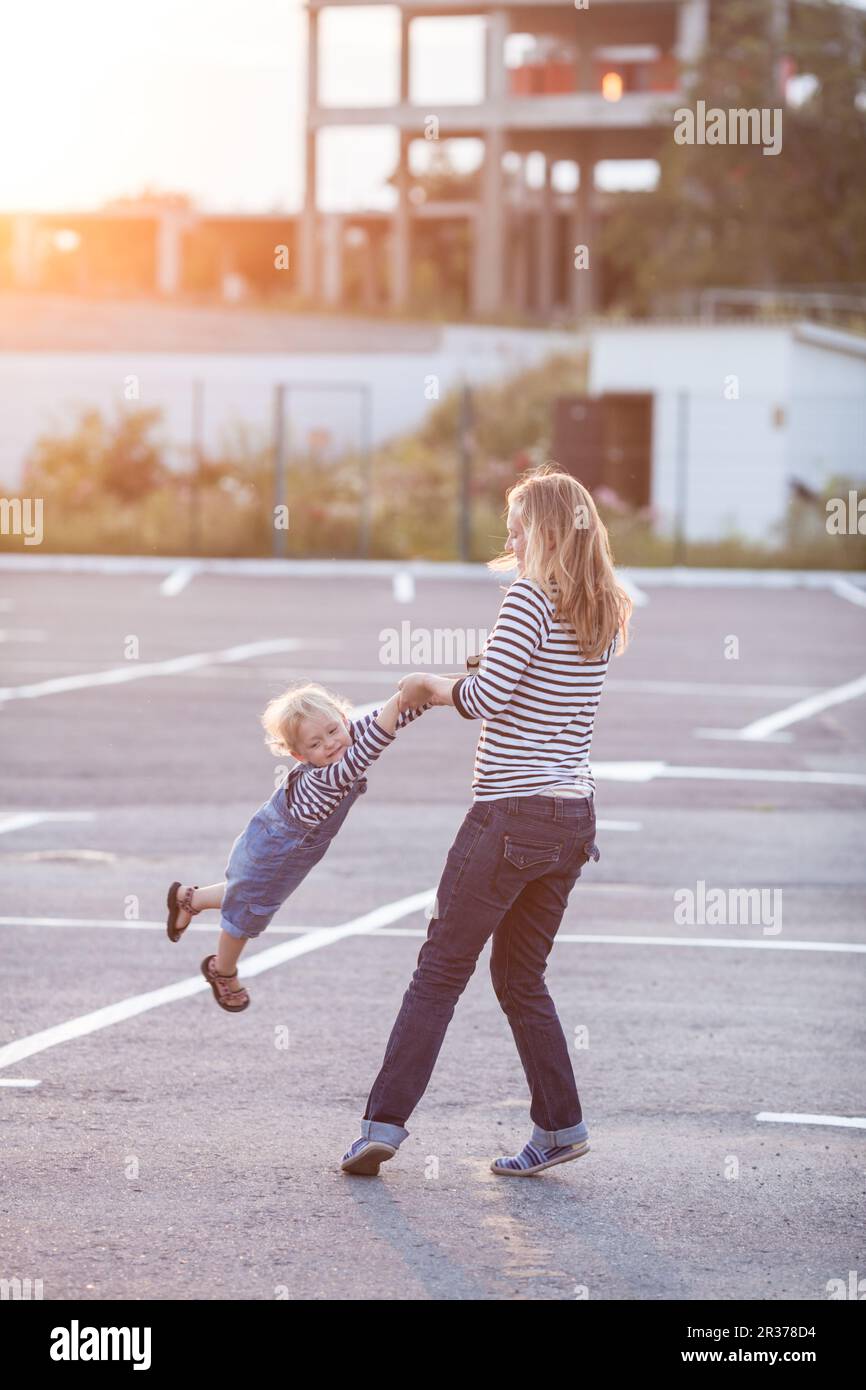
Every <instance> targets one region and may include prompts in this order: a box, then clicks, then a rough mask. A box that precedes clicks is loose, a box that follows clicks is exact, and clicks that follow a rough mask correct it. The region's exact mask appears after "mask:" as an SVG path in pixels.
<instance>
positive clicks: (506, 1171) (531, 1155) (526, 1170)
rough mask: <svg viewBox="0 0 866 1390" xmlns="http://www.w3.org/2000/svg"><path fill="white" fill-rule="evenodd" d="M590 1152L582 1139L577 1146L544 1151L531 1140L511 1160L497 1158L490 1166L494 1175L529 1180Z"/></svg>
mask: <svg viewBox="0 0 866 1390" xmlns="http://www.w3.org/2000/svg"><path fill="white" fill-rule="evenodd" d="M588 1151H589V1144H588V1142H587V1140H586V1139H582V1140H581V1141H580V1142H579V1143H577V1144H558V1145H557V1146H556V1147H555V1148H552V1149H542V1148H541V1147H540V1146H539V1145H538V1144H533V1142H532V1140H531V1139H530V1141H529V1143H528V1144H525V1145H524V1146H523V1148H522V1149H521V1150H520V1153H519V1154H514V1155H513V1157H511V1158H495V1159H494V1160H493V1162H492V1163H491V1165H490V1168H491V1171H492V1172H494V1173H502V1174H503V1175H504V1176H505V1177H508V1178H529V1177H531V1176H532V1174H533V1173H540V1172H542V1171H543V1170H544V1169H545V1168H552V1167H553V1165H554V1164H555V1163H568V1161H569V1159H572V1158H581V1157H582V1156H583V1155H584V1154H585V1153H588Z"/></svg>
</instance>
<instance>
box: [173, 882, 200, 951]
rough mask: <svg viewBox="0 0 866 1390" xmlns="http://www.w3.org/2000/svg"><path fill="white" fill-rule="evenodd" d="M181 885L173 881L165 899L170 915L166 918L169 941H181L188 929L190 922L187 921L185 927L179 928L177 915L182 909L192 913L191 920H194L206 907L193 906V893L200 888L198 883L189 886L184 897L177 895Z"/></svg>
mask: <svg viewBox="0 0 866 1390" xmlns="http://www.w3.org/2000/svg"><path fill="white" fill-rule="evenodd" d="M179 887H180V884H179V883H173V884H172V885H171V887H170V888H169V890H168V896H167V897H166V900H165V902H166V907H167V908H168V917H167V918H166V923H165V929H166V931H167V932H168V939H169V941H180V938H181V937H182V936H183V934H184V932H185V931H186V928H187V927H188V926H189V922H187V924H186V926H185V927H180V928H178V926H177V915H178V913H179V912H180V911H181V909H183V911H184V912H188V913H189V914H190V920H192V918H193V917H197V916H198V914H199V913H200V912H203V911H204V908H202V907H193V905H192V895H193V893H194V892H195V890H196V888H198V884H197V883H194V884H193V886H192V888H187V890H186V892H185V893H184V895H183V897H182V898H178V896H177V890H178V888H179Z"/></svg>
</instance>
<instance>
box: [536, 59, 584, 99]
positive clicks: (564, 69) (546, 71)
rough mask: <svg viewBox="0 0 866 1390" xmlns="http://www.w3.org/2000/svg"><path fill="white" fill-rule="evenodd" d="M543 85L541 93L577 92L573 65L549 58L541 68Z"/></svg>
mask: <svg viewBox="0 0 866 1390" xmlns="http://www.w3.org/2000/svg"><path fill="white" fill-rule="evenodd" d="M541 71H542V73H543V75H544V83H543V87H542V91H544V92H548V93H554V92H574V91H576V90H577V76H576V73H575V70H574V63H567V62H564V61H563V60H562V59H560V58H551V59H550V61H549V62H547V63H545V64H544V67H543V68H542V70H541Z"/></svg>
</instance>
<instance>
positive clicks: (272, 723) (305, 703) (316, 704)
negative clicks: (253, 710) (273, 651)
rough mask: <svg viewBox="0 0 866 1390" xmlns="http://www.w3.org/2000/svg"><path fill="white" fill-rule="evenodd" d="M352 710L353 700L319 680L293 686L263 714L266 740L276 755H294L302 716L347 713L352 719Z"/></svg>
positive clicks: (272, 701)
mask: <svg viewBox="0 0 866 1390" xmlns="http://www.w3.org/2000/svg"><path fill="white" fill-rule="evenodd" d="M351 713H352V702H351V700H347V699H346V698H345V697H344V696H343V695H335V694H334V692H333V691H331V690H326V689H325V687H324V686H323V685H317V684H316V683H315V681H307V682H306V684H304V685H293V686H289V688H288V690H284V691H283V693H282V695H277V696H276V698H275V699H273V700H271V702H270V704H269V705H268V706H267V708H266V709H265V712H264V714H263V715H262V725H263V727H264V730H265V742H266V743H267V744H268V746H269V747H270V750H271V752H272V753H273V755H274V757H275V758H276V757H279V756H280V755H284V754H286V753H288V754H290V755H291V754H292V750H293V748H294V746H295V744H296V743H297V741H298V726H299V724H300V722H301V720H302V719H306V718H307V717H308V716H309V715H311V714H313V715H315V714H324V715H331V716H333V715H335V714H337V715H345V716H346V718H347V719H348V717H349V716H350V715H351Z"/></svg>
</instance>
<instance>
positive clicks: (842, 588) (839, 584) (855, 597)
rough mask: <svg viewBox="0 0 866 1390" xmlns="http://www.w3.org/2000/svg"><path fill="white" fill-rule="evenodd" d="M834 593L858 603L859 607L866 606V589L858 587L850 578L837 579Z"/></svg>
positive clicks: (850, 601)
mask: <svg viewBox="0 0 866 1390" xmlns="http://www.w3.org/2000/svg"><path fill="white" fill-rule="evenodd" d="M833 593H834V594H838V595H839V597H840V598H845V599H847V600H848V602H849V603H856V604H857V606H858V607H859V608H866V589H860V588H858V587H857V585H856V584H852V583H851V581H850V579H837V580H835V582H834V584H833Z"/></svg>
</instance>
